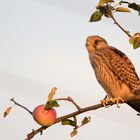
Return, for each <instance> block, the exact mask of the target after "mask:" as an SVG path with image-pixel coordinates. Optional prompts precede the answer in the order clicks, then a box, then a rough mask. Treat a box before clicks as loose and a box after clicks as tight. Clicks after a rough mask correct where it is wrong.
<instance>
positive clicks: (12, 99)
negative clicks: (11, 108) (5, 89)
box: [10, 98, 33, 115]
mask: <svg viewBox="0 0 140 140" xmlns="http://www.w3.org/2000/svg"><path fill="white" fill-rule="evenodd" d="M10 101H12V102H13V103H14V104H15V105H17V106H19V107H21V108H23V109H25V110H26V111H28V112H29V113H30V114H31V115H32V114H33V113H32V111H30V110H29V109H28V108H26V107H25V106H23V105H21V104H19V103H17V102H16V101H15V100H14V98H11V99H10Z"/></svg>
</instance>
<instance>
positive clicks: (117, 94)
mask: <svg viewBox="0 0 140 140" xmlns="http://www.w3.org/2000/svg"><path fill="white" fill-rule="evenodd" d="M86 48H87V50H88V53H89V59H90V63H91V65H92V67H93V69H94V72H95V75H96V78H97V80H98V82H99V84H100V85H101V86H102V87H103V88H104V90H105V91H106V93H107V98H106V99H104V100H102V103H103V105H104V106H105V105H106V104H107V103H108V101H110V100H111V101H114V102H115V103H116V104H117V105H118V104H119V102H124V99H126V98H129V97H133V96H135V95H136V94H140V79H139V77H138V75H137V73H136V71H135V68H134V66H133V64H132V63H131V61H130V60H129V58H128V57H127V56H126V55H125V54H124V53H123V52H121V51H120V50H118V49H116V48H114V47H112V46H109V45H108V43H107V41H106V40H105V39H104V38H102V37H100V36H97V35H94V36H89V37H88V38H87V40H86ZM127 104H128V105H129V106H131V107H132V108H133V109H135V110H136V111H138V112H140V100H138V99H137V100H136V99H134V100H131V101H128V102H127Z"/></svg>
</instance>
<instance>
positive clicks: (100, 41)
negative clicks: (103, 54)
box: [86, 35, 108, 53]
mask: <svg viewBox="0 0 140 140" xmlns="http://www.w3.org/2000/svg"><path fill="white" fill-rule="evenodd" d="M106 46H108V43H107V41H106V40H105V39H104V38H102V37H100V36H97V35H93V36H89V37H87V40H86V48H87V50H88V52H89V53H90V52H94V51H96V50H98V49H101V48H104V47H106Z"/></svg>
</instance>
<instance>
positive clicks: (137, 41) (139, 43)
mask: <svg viewBox="0 0 140 140" xmlns="http://www.w3.org/2000/svg"><path fill="white" fill-rule="evenodd" d="M139 47H140V36H139V37H136V38H135V40H134V43H133V48H134V49H137V48H139Z"/></svg>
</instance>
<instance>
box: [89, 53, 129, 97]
mask: <svg viewBox="0 0 140 140" xmlns="http://www.w3.org/2000/svg"><path fill="white" fill-rule="evenodd" d="M90 62H91V65H92V67H93V69H94V71H95V75H96V78H97V80H98V82H99V83H100V85H101V86H102V87H103V88H104V90H105V91H106V93H107V95H108V97H110V98H116V97H118V96H122V97H124V96H128V95H127V94H130V92H131V91H130V89H129V88H128V87H127V85H125V84H124V83H123V82H122V81H121V80H120V79H119V78H118V77H117V75H116V74H115V73H114V72H113V71H112V70H111V69H110V66H109V62H108V61H107V59H106V58H105V56H103V55H101V54H98V55H97V54H92V55H91V56H90Z"/></svg>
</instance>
